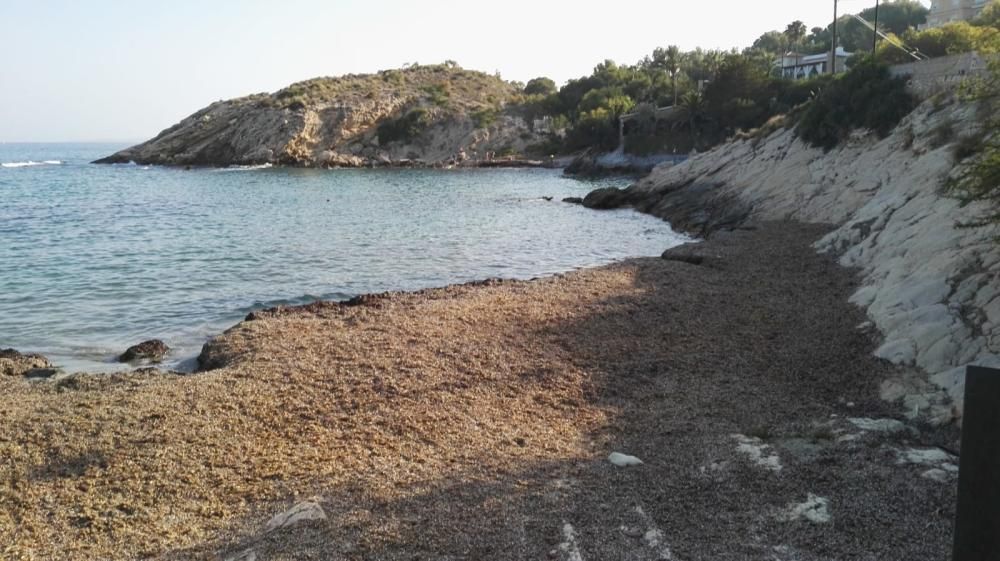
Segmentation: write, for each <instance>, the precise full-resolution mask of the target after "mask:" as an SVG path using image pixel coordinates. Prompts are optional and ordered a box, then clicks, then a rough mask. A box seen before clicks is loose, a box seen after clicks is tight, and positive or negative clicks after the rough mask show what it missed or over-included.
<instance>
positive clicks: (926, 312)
mask: <svg viewBox="0 0 1000 561" xmlns="http://www.w3.org/2000/svg"><path fill="white" fill-rule="evenodd" d="M975 112H976V109H975V107H973V106H971V105H968V104H964V103H960V102H957V101H951V102H949V103H946V104H944V105H942V104H941V102H940V101H938V102H937V103H935V102H930V101H929V102H925V103H924V104H922V105H921V106H920V107H918V108H917V110H915V111H914V112H913V113H912V114H911V115H909V116H908V117H907V118H905V119H904V120H903V122H902V123H901V124H900V125H899V126H898V127H897V128H896V129H895V131H894V132H893V133H892V134H891V135H890V136H888V137H887V138H884V139H879V138H877V137H876V136H874V135H872V134H867V133H862V132H859V133H856V134H855V135H854V136H852V137H851V138H850V139H849V140H848V141H847V142H846V143H845V144H843V145H842V146H840V147H838V148H836V149H834V150H831V151H829V152H824V151H822V150H820V149H816V148H812V147H810V146H807V145H806V144H805V143H803V142H802V141H801V140H799V139H798V138H797V137H796V135H795V133H794V132H793V131H791V130H787V129H782V130H778V131H776V132H773V133H772V134H771V135H770V136H767V137H766V138H749V139H744V140H737V141H734V142H731V143H728V144H726V145H723V146H721V147H719V148H717V149H715V150H713V151H711V152H707V153H704V154H702V155H700V156H697V157H695V158H692V159H691V160H689V161H687V162H685V163H683V164H680V165H676V166H662V167H658V168H656V169H655V170H654V171H653V172H652V173H651V174H650V175H649V176H647V177H646V178H644V179H642V180H641V181H639V182H638V183H636V184H635V185H633V186H631V187H629V188H628V189H625V190H622V191H619V192H618V193H613V192H610V191H608V190H602V191H598V192H594V193H591V195H589V196H588V197H587V198H586V199H585V200H584V204H585V205H587V206H590V207H592V208H614V207H619V206H631V207H634V208H636V209H638V210H640V211H643V212H648V213H651V214H654V215H656V216H659V217H661V218H664V219H666V220H668V221H670V222H671V223H672V224H674V226H675V227H677V228H679V229H683V230H687V231H690V232H693V233H695V234H698V235H705V234H708V233H711V232H712V231H714V230H717V229H720V228H732V227H735V226H738V225H740V224H742V223H743V222H744V221H745V220H748V219H753V220H798V221H804V222H814V223H830V224H835V225H838V227H837V229H836V230H835V231H833V232H832V233H831V234H829V235H828V236H826V237H825V238H824V239H823V240H821V241H820V242H818V244H817V250H819V251H822V252H828V253H831V254H834V255H836V256H838V258H839V260H840V262H841V263H842V264H843V265H845V266H848V267H856V268H858V269H860V271H861V274H862V276H863V285H862V286H861V288H860V289H859V290H858V291H857V292H856V293H855V294H854V296H853V297H852V301H853V302H854V303H855V304H857V305H859V306H862V307H863V308H865V309H866V310H867V313H868V316H869V317H870V319H871V321H872V322H873V323H874V325H875V326H876V327H877V328H878V329H879V330H880V331H881V333H882V335H883V336H884V344H883V345H881V347H880V348H879V349H878V350H877V351H876V355H877V356H879V357H881V358H884V359H885V360H888V361H891V362H893V363H897V364H902V365H908V366H912V367H916V368H918V369H922V370H923V371H924V372H925V373H926V374H928V375H929V377H930V380H931V381H933V383H934V384H935V385H936V386H937V387H938V388H939V389H938V390H937V391H935V389H934V388H933V387H932V386H931V385H930V384H924V385H923V386H920V385H918V386H913V387H911V388H910V390H909V391H907V390H903V391H891V392H889V393H890V394H892V395H893V396H895V397H899V398H900V399H903V400H904V401H905V404H906V406H907V409H908V410H910V411H913V412H919V411H921V410H924V411H925V412H926V411H928V410H930V414H931V416H932V417H935V418H936V420H938V421H946V420H948V419H947V417H949V416H950V415H952V414H955V415H961V407H962V404H961V401H962V397H963V393H964V379H963V378H964V367H965V366H966V365H968V364H979V365H985V366H1000V279H998V275H1000V245H998V244H997V243H996V242H995V238H996V236H997V234H998V232H997V231H996V230H995V229H991V228H961V227H959V224H960V223H961V222H962V221H963V220H966V219H968V218H969V217H971V216H975V215H976V214H977V213H978V212H981V211H982V210H983V208H981V207H978V206H977V205H975V204H973V205H969V206H966V207H963V206H961V205H960V203H959V201H957V200H955V199H953V198H949V197H948V196H946V195H945V194H943V193H942V187H943V184H944V181H945V179H946V178H947V177H948V175H949V174H950V173H952V172H953V170H954V167H955V161H954V156H953V154H954V150H953V146H951V143H953V142H954V141H957V140H959V139H960V137H961V134H971V133H972V132H973V131H974V129H975V122H976V119H975ZM952 130H954V131H962V132H961V133H959V134H958V135H956V136H955V137H954V138H949V137H948V136H947V135H944V134H943V133H942V131H952ZM914 388H916V389H914ZM940 389H943V390H944V391H947V392H948V394H949V395H950V397H951V398H952V400H953V402H954V403H955V410H954V411H952V410H951V408H950V406H943V407H942V406H941V404H942V403H943V402H942V401H941V400H940V399H939V398H938V397H937V396H939V395H940V394H939V392H940ZM897 390H898V388H897Z"/></svg>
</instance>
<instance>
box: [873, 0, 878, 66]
mask: <svg viewBox="0 0 1000 561" xmlns="http://www.w3.org/2000/svg"><path fill="white" fill-rule="evenodd" d="M872 34H873V35H874V36H875V38H874V39H872V56H875V51H876V50H877V49H878V0H875V30H874V31H873V32H872Z"/></svg>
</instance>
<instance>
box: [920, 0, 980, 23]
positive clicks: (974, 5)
mask: <svg viewBox="0 0 1000 561" xmlns="http://www.w3.org/2000/svg"><path fill="white" fill-rule="evenodd" d="M988 1H989V0H933V1H932V2H931V11H930V13H929V14H927V25H926V26H924V28H930V27H940V26H942V25H944V24H946V23H951V22H955V21H969V20H971V19H972V18H974V17H976V16H977V15H979V12H981V11H983V8H985V7H986V4H987V2H988Z"/></svg>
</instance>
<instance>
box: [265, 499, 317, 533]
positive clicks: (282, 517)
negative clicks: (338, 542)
mask: <svg viewBox="0 0 1000 561" xmlns="http://www.w3.org/2000/svg"><path fill="white" fill-rule="evenodd" d="M319 501H320V498H319V497H313V498H311V499H309V500H306V501H303V502H301V503H299V504H297V505H295V506H293V507H292V508H290V509H288V510H286V511H285V512H282V513H281V514H278V515H276V516H275V517H274V518H272V519H271V520H270V521H269V522H268V523H267V525H266V526H264V533H268V532H273V531H274V530H279V529H281V528H289V527H291V526H294V525H296V524H298V523H300V522H308V521H312V520H326V513H325V512H323V507H322V506H320V504H319Z"/></svg>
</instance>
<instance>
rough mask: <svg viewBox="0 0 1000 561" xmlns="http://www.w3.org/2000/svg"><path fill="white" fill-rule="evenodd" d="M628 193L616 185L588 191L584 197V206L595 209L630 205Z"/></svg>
mask: <svg viewBox="0 0 1000 561" xmlns="http://www.w3.org/2000/svg"><path fill="white" fill-rule="evenodd" d="M628 204H629V198H628V193H627V192H626V191H623V190H621V189H616V188H614V187H605V188H603V189H597V190H595V191H591V192H590V193H587V196H586V197H584V198H583V206H585V207H587V208H592V209H595V210H609V209H614V208H622V207H624V206H628Z"/></svg>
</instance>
